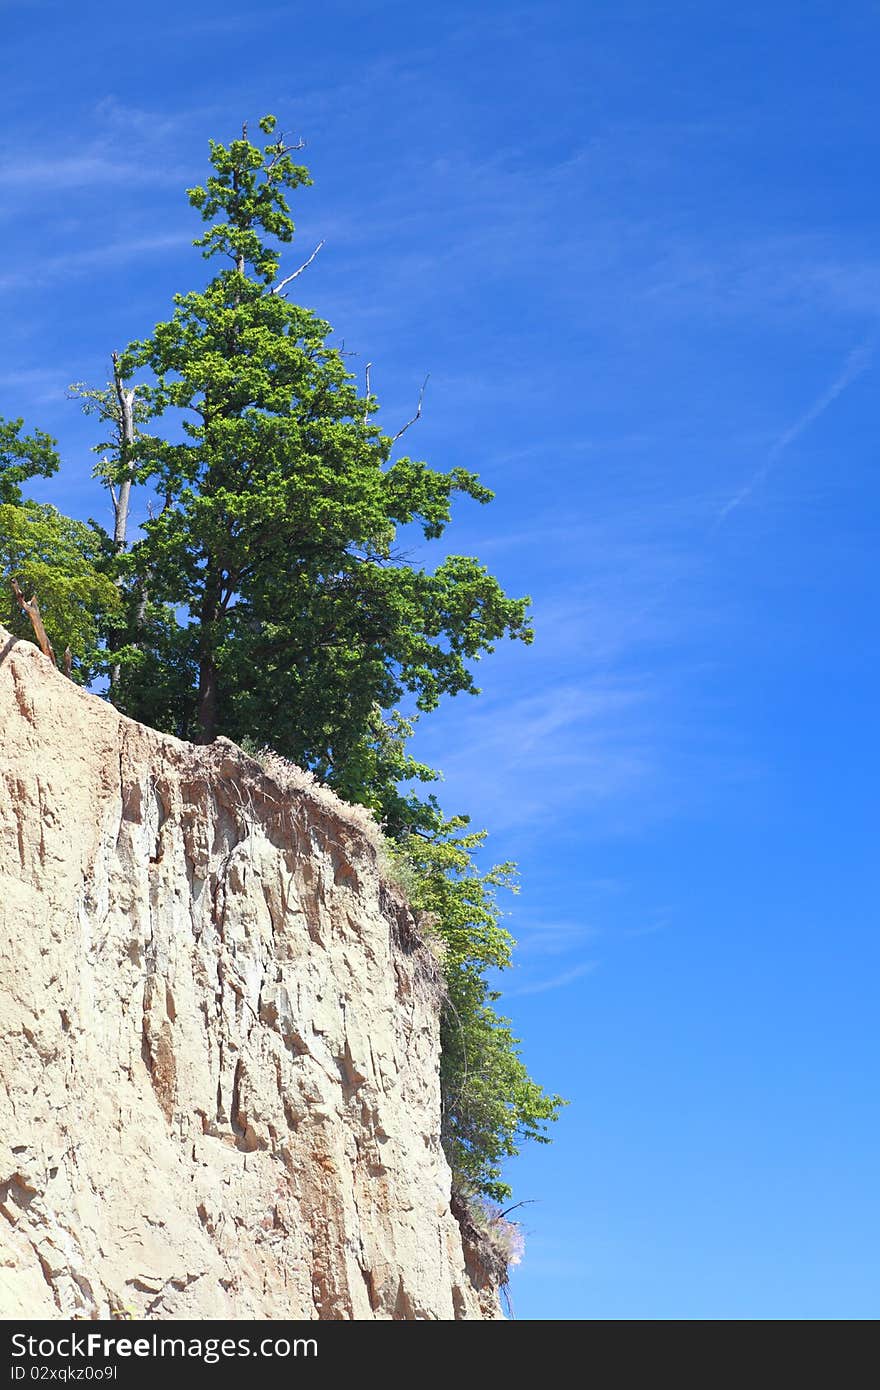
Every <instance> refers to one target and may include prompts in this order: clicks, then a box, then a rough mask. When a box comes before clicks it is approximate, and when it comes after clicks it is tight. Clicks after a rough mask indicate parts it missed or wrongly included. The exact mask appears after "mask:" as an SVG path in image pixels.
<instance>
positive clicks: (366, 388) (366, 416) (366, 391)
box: [364, 362, 373, 427]
mask: <svg viewBox="0 0 880 1390" xmlns="http://www.w3.org/2000/svg"><path fill="white" fill-rule="evenodd" d="M372 365H373V364H372V362H368V363H367V369H366V371H365V372H364V396H365V397H366V402H367V403H366V405H365V406H364V426H365V427H366V426H367V425H368V424H369V423H370V368H371V367H372Z"/></svg>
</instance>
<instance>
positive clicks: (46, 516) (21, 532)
mask: <svg viewBox="0 0 880 1390" xmlns="http://www.w3.org/2000/svg"><path fill="white" fill-rule="evenodd" d="M23 426H24V422H23V421H22V420H3V419H0V579H2V582H0V623H3V625H4V627H7V628H8V629H9V631H10V632H12V633H13V634H14V635H15V636H17V637H23V638H26V639H28V640H30V641H32V640H33V630H32V628H31V625H30V621H29V620H28V618H27V617H26V616H25V615H24V614H23V613H22V612H21V609H20V608H19V606H18V604H17V602H16V601H15V599H14V597H13V594H12V586H11V581H12V580H13V579H17V580H18V582H19V584H20V585H21V588H22V590H23V591H24V593H25V594H26V595H27V597H28V598H30V597H31V596H32V595H36V597H37V600H38V603H39V606H40V613H41V615H42V618H43V622H44V624H45V627H46V631H47V633H48V636H49V640H50V641H51V642H52V645H53V647H55V649H56V651H57V652H58V653H59V654H60V653H61V652H62V651H63V650H64V648H65V647H67V646H69V647H70V650H71V653H72V655H73V658H74V674H75V676H76V679H77V680H81V681H87V680H89V679H91V677H92V676H93V675H94V674H95V673H96V671H97V670H98V669H100V665H101V659H102V658H101V652H100V646H101V632H102V628H103V625H104V623H105V622H106V621H107V620H108V619H109V618H110V617H111V616H112V615H113V614H114V613H115V612H116V611H117V610H118V608H119V594H118V592H117V589H116V587H115V585H114V584H113V583H112V582H111V580H110V579H109V578H108V576H107V573H106V570H107V559H108V555H107V549H106V544H105V542H106V537H104V536H103V535H102V533H101V532H100V531H99V530H98V529H97V528H95V527H93V526H86V525H84V524H83V522H81V521H74V520H72V519H71V518H70V517H68V516H64V515H62V513H61V512H59V511H58V510H57V509H56V508H55V507H52V506H49V505H48V504H45V503H38V502H32V501H27V500H26V499H25V498H24V496H23V493H22V485H23V484H24V483H25V482H27V480H28V479H29V478H33V477H43V478H47V477H51V476H52V474H53V473H55V472H56V470H57V469H58V466H59V458H58V454H57V452H56V449H55V441H54V439H52V438H51V437H50V436H49V435H48V434H44V433H43V431H42V430H35V431H34V433H33V434H31V435H24V434H22V429H23Z"/></svg>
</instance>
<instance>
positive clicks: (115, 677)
mask: <svg viewBox="0 0 880 1390" xmlns="http://www.w3.org/2000/svg"><path fill="white" fill-rule="evenodd" d="M112 357H113V385H114V387H115V389H116V399H117V401H118V403H119V462H120V464H121V465H122V469H123V472H122V475H121V477H120V482H119V494H118V496H117V494H116V492H115V491H113V490H112V489H111V493H110V495H111V497H112V498H113V512H114V521H113V544H114V545H115V547H116V553H117V555H119V554H121V552H122V551H123V550H124V549H125V547H126V545H127V543H128V510H129V505H130V502H131V484H132V475H133V473H134V457H133V452H134V392H135V388H134V387H133V386H126V385H125V383H124V381H123V379H122V374H121V372H120V370H119V354H118V353H116V352H114V353H113V354H112ZM117 582H118V583H121V581H117ZM119 676H120V668H119V665H118V663H114V665H113V666H111V667H110V688H111V690H112V689H115V688H116V686H118V685H119Z"/></svg>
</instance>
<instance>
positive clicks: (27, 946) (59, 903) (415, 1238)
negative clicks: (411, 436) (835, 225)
mask: <svg viewBox="0 0 880 1390" xmlns="http://www.w3.org/2000/svg"><path fill="white" fill-rule="evenodd" d="M0 779H2V780H0V1316H2V1317H7V1318H9V1317H56V1318H58V1317H63V1318H67V1317H71V1316H78V1317H86V1318H88V1317H93V1316H99V1317H107V1316H112V1315H114V1313H116V1314H117V1315H118V1310H121V1309H126V1308H127V1309H130V1310H132V1312H133V1313H134V1314H135V1315H136V1316H146V1317H149V1318H175V1317H197V1318H219V1317H232V1318H236V1317H238V1318H243V1317H261V1318H285V1317H294V1318H310V1319H315V1318H321V1319H327V1318H336V1319H339V1318H397V1319H418V1318H449V1319H452V1318H471V1319H477V1318H481V1317H493V1316H496V1315H497V1301H496V1298H495V1295H494V1293H493V1291H492V1290H491V1288H487V1287H483V1288H482V1289H479V1290H478V1288H477V1287H476V1285H477V1284H480V1283H482V1280H481V1277H480V1270H479V1263H478V1262H477V1264H476V1265H475V1263H474V1259H473V1252H472V1251H468V1252H467V1259H466V1252H465V1251H464V1250H463V1248H462V1239H461V1233H460V1230H459V1227H458V1224H457V1222H456V1220H455V1218H454V1217H453V1216H452V1214H451V1212H450V1206H449V1196H450V1175H449V1169H448V1167H447V1164H446V1162H445V1160H444V1157H443V1154H442V1152H441V1149H440V1144H439V1140H438V1128H439V1106H440V1096H439V1080H438V1065H439V1063H438V1016H437V1010H438V987H439V981H438V977H437V969H436V965H435V963H434V960H433V958H432V956H431V955H430V953H429V952H427V951H426V950H425V949H424V948H423V947H422V946H421V945H420V944H419V943H418V940H417V938H416V935H415V932H414V926H413V922H412V919H411V917H410V914H409V912H408V910H407V908H406V906H405V904H404V903H403V902H402V900H401V899H400V898H399V896H397V895H396V893H395V890H394V889H393V888H391V887H389V886H388V885H387V884H386V883H384V882H383V881H382V879H381V876H380V873H379V870H378V863H377V852H376V841H375V834H374V832H372V831H371V828H370V826H369V824H368V822H367V821H366V818H365V817H363V816H362V815H361V814H360V813H359V812H358V811H357V810H354V809H352V808H349V807H346V806H344V805H343V804H342V803H340V802H338V801H336V800H335V799H334V798H332V797H331V795H330V794H329V793H327V792H324V791H322V790H321V789H319V788H314V787H310V786H309V785H308V782H307V779H305V778H304V777H303V776H302V775H301V774H300V775H299V776H297V775H296V774H295V773H290V774H287V773H285V772H284V770H283V769H282V770H280V771H278V772H276V773H267V772H265V771H264V770H263V768H262V767H261V766H259V765H258V764H257V763H255V762H254V761H253V760H251V759H250V758H248V757H247V756H246V755H245V754H243V753H242V752H241V751H240V750H239V749H237V748H235V747H234V746H233V745H232V744H230V743H227V742H225V741H223V740H221V741H219V742H218V743H216V744H214V745H212V746H211V747H210V748H197V747H194V746H192V745H190V744H186V743H182V742H180V741H178V740H176V739H174V738H170V737H167V736H165V735H161V734H158V733H156V732H154V731H153V730H151V729H147V728H144V727H143V726H141V725H138V724H135V723H132V722H131V721H129V720H126V719H124V718H121V717H120V716H119V715H118V714H117V713H116V712H115V710H113V709H112V707H111V706H109V705H108V704H106V703H105V702H104V701H102V700H100V699H98V698H97V697H95V696H91V695H88V694H86V693H85V692H83V691H80V690H78V689H76V688H75V687H74V686H73V685H72V684H71V683H70V682H69V681H67V680H66V679H65V678H64V677H63V676H62V675H60V674H59V673H58V672H56V671H54V670H53V668H52V667H51V665H50V664H49V662H48V661H47V660H46V659H45V658H44V657H42V656H41V655H40V653H39V652H38V651H37V649H36V648H35V647H33V646H31V645H30V644H28V643H24V642H13V641H12V639H10V638H9V637H8V635H7V634H6V633H5V632H4V631H3V630H2V629H0ZM469 1271H470V1272H469Z"/></svg>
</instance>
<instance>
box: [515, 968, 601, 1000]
mask: <svg viewBox="0 0 880 1390" xmlns="http://www.w3.org/2000/svg"><path fill="white" fill-rule="evenodd" d="M596 969H598V961H594V960H587V961H581V963H580V965H574V966H572V968H571V969H570V970H563V971H562V973H561V974H559V975H552V976H551V977H550V978H549V979H545V980H531V981H529V982H528V983H526V984H521V985H513V986H511V987H510V988H509V989H506V990H505V991H504V994H505V998H508V999H511V998H514V997H519V996H521V995H526V994H547V993H548V992H549V991H550V990H551V989H564V987H565V986H566V985H571V984H574V982H575V980H580V979H583V977H584V975H590V974H592V972H593V971H594V970H596Z"/></svg>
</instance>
